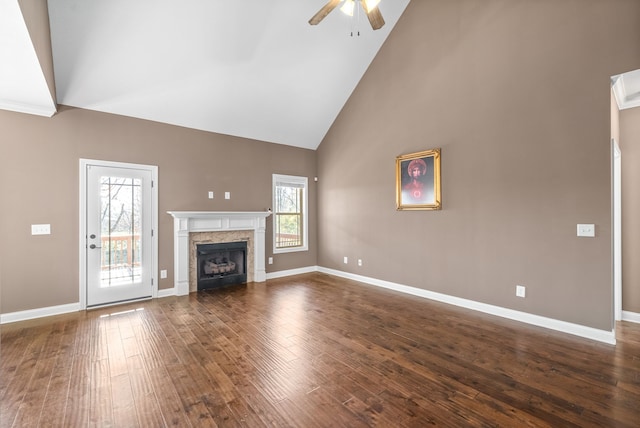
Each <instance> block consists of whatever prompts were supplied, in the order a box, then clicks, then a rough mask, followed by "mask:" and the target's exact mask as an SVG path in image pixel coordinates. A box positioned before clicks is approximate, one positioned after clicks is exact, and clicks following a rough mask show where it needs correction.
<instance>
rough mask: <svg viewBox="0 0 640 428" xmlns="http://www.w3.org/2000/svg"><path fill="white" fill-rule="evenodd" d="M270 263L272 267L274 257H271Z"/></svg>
mask: <svg viewBox="0 0 640 428" xmlns="http://www.w3.org/2000/svg"><path fill="white" fill-rule="evenodd" d="M268 263H269V264H270V265H272V264H273V257H269V260H268Z"/></svg>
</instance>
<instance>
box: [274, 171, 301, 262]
mask: <svg viewBox="0 0 640 428" xmlns="http://www.w3.org/2000/svg"><path fill="white" fill-rule="evenodd" d="M307 189H308V181H307V177H296V176H293V175H278V174H273V252H274V253H286V252H292V251H307V250H308V249H309V244H308V239H307V235H308V230H309V228H308V227H307V199H308V198H307V193H308V192H307Z"/></svg>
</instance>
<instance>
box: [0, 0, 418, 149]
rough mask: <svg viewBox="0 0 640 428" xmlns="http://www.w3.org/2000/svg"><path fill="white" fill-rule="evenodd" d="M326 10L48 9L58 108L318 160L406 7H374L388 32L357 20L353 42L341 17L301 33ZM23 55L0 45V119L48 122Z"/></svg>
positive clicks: (228, 5) (73, 4) (255, 4)
mask: <svg viewBox="0 0 640 428" xmlns="http://www.w3.org/2000/svg"><path fill="white" fill-rule="evenodd" d="M34 1H35V0H34ZM38 1H44V0H38ZM326 1H327V0H242V1H236V0H181V1H176V0H49V1H48V11H49V20H50V28H51V46H52V52H53V66H54V72H55V98H56V99H57V103H58V104H64V105H68V106H73V107H79V108H84V109H90V110H97V111H102V112H109V113H115V114H119V115H125V116H131V117H137V118H142V119H148V120H153V121H158V122H164V123H169V124H174V125H179V126H184V127H189V128H195V129H201V130H206V131H211V132H216V133H221V134H229V135H234V136H240V137H246V138H251V139H256V140H262V141H268V142H273V143H279V144H287V145H291V146H298V147H305V148H311V149H315V148H317V146H318V145H319V144H320V142H321V141H322V139H323V137H324V135H325V134H326V132H327V131H328V129H329V127H330V126H331V124H332V123H333V121H334V119H335V118H336V116H337V115H338V113H339V112H340V110H341V108H342V107H343V106H344V104H345V102H346V101H347V99H348V98H349V96H350V95H351V93H352V91H353V90H354V88H355V87H356V85H357V84H358V82H359V80H360V79H361V77H362V76H363V74H364V73H365V71H366V70H367V68H368V66H369V64H370V63H371V61H372V60H373V58H374V57H375V55H376V53H377V52H378V50H379V49H380V47H381V46H382V44H383V43H384V41H385V39H386V37H387V36H388V34H389V32H390V31H391V30H392V29H393V26H394V25H395V23H396V22H397V21H398V19H399V17H400V15H401V14H402V12H403V11H404V10H405V8H406V6H407V4H408V3H409V0H382V2H381V3H380V6H379V8H380V11H381V12H382V14H383V16H384V18H385V20H386V25H385V26H384V27H383V28H382V29H381V30H378V31H372V30H371V27H370V26H369V23H368V21H367V19H366V16H364V15H363V16H362V17H361V19H360V20H359V24H356V25H355V29H356V30H358V29H359V31H360V34H361V35H360V36H359V37H358V36H354V37H350V36H349V33H350V31H351V29H352V27H353V23H352V21H350V20H349V19H348V17H347V16H346V15H343V14H342V13H341V12H340V11H339V10H338V9H336V10H334V11H333V12H332V13H330V14H329V16H327V17H326V18H325V20H324V21H323V22H321V23H320V24H319V25H317V26H310V25H309V24H308V20H309V18H311V16H313V15H314V14H315V13H316V12H317V11H318V10H319V9H320V8H321V7H322V6H323V5H324V4H325V3H326ZM5 3H7V5H5V6H3V9H0V17H4V19H1V20H0V31H2V30H1V29H2V28H5V25H6V23H5V22H4V21H5V20H8V21H10V22H11V23H12V24H11V25H12V26H16V27H20V22H19V21H22V24H21V25H22V26H24V22H23V20H22V18H21V17H20V15H19V11H18V12H16V10H17V8H18V6H17V5H18V1H17V0H1V1H0V4H3V5H4V4H5ZM5 9H6V10H9V12H10V13H9V14H6V13H5V12H6V10H5ZM5 15H7V16H8V17H9V18H8V19H7V16H5ZM9 31H10V32H12V33H14V34H19V35H20V37H21V38H22V39H24V37H25V36H26V35H28V33H27V32H26V30H24V29H23V28H11V29H10V30H9ZM2 36H3V37H2V39H3V40H4V39H5V37H4V36H5V34H2ZM9 36H10V37H13V35H9ZM27 41H28V40H27ZM26 44H28V43H27V42H26V41H25V40H21V41H20V43H15V45H13V46H5V45H4V44H2V45H0V61H2V62H1V63H0V64H3V65H4V64H10V65H9V67H2V72H1V73H2V74H0V82H3V83H0V108H5V109H11V110H18V111H21V110H20V109H18V108H11V105H10V104H12V105H15V104H20V103H21V102H22V103H25V104H36V105H37V104H44V105H49V107H50V105H51V104H53V110H54V111H55V102H54V101H52V99H51V94H49V99H50V101H49V102H48V103H47V97H46V96H45V95H46V94H43V90H42V78H41V77H40V76H38V68H39V67H38V66H37V61H34V60H33V55H32V54H31V53H29V48H28V46H25V45H26ZM31 50H33V48H31ZM23 57H28V58H23ZM8 60H9V62H6V61H8ZM5 68H7V70H5ZM40 74H42V73H40ZM45 88H46V83H45ZM34 99H35V101H34Z"/></svg>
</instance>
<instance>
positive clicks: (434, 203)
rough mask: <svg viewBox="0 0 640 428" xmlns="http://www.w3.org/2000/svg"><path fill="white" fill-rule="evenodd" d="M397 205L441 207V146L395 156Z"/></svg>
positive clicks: (436, 208)
mask: <svg viewBox="0 0 640 428" xmlns="http://www.w3.org/2000/svg"><path fill="white" fill-rule="evenodd" d="M396 208H397V209H398V210H439V209H441V208H442V203H441V198H440V149H432V150H425V151H423V152H418V153H410V154H408V155H401V156H398V157H396Z"/></svg>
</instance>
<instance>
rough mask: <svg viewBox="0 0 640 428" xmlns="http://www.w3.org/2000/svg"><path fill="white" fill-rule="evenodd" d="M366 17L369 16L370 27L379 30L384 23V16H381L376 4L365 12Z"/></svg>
mask: <svg viewBox="0 0 640 428" xmlns="http://www.w3.org/2000/svg"><path fill="white" fill-rule="evenodd" d="M367 18H369V23H370V24H371V28H373V29H374V30H379V29H380V28H382V26H383V25H384V18H383V17H382V14H381V13H380V9H378V6H376V7H374V8H371V10H369V11H368V12H367Z"/></svg>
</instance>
